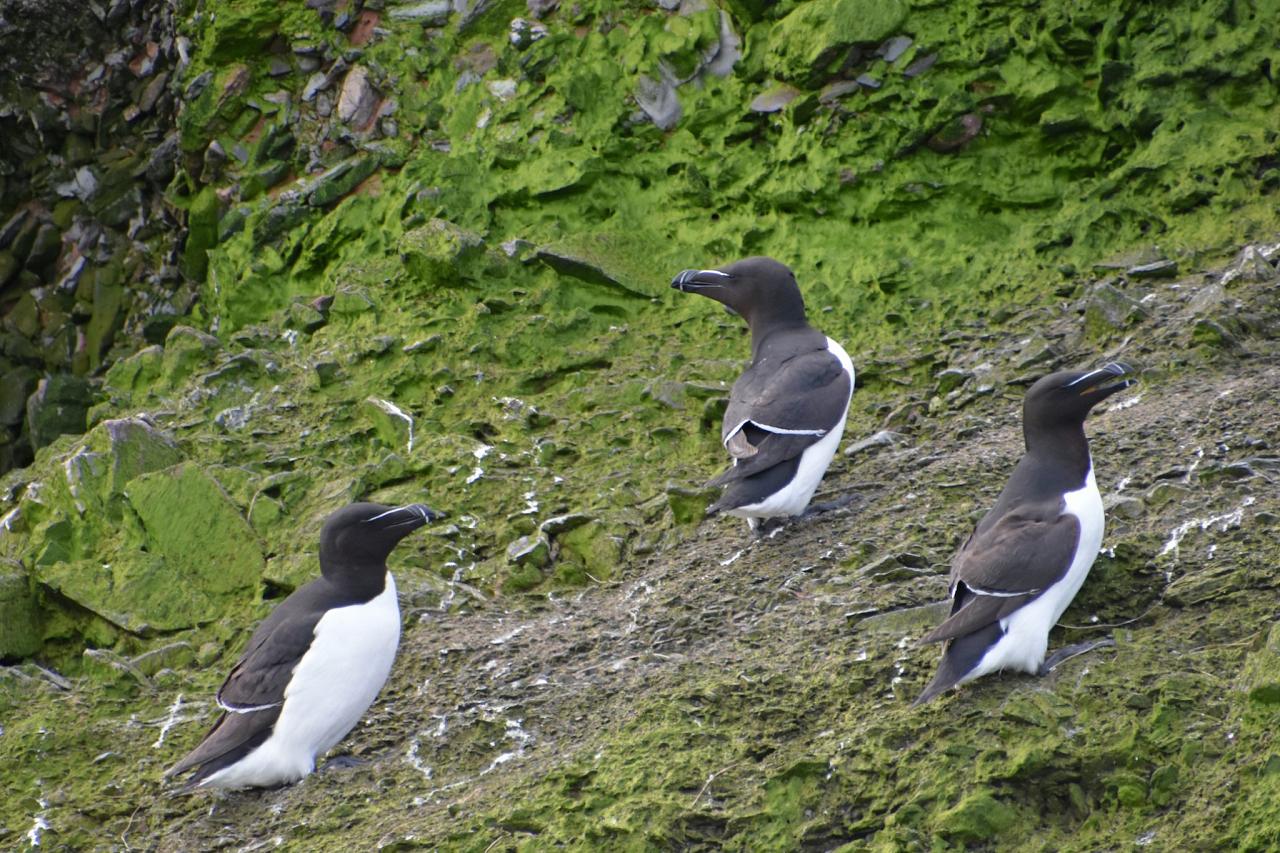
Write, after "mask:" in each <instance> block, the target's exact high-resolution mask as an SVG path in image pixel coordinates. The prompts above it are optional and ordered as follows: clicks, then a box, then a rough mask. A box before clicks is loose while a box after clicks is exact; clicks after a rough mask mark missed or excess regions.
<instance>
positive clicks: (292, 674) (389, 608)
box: [165, 503, 441, 788]
mask: <svg viewBox="0 0 1280 853" xmlns="http://www.w3.org/2000/svg"><path fill="white" fill-rule="evenodd" d="M440 517H441V516H440V513H437V512H436V511H435V510H433V509H430V508H429V507H426V506H423V505H422V504H409V505H408V506H401V507H388V506H382V505H380V504H371V503H356V504H351V505H350V506H346V507H343V508H342V509H340V510H338V511H337V512H335V513H333V514H332V515H330V516H329V517H328V518H327V519H325V523H324V527H323V528H322V529H321V531H320V572H321V576H320V577H318V578H316V579H315V580H313V581H311V582H310V583H308V584H306V585H305V586H303V587H300V588H299V589H297V590H295V591H294V592H293V594H292V595H290V596H289V597H288V598H286V599H285V600H284V601H283V602H282V603H281V604H280V606H279V607H277V608H276V609H275V610H273V611H272V612H271V615H270V616H268V617H267V618H266V619H265V620H263V622H262V624H261V625H259V626H258V629H257V630H256V631H254V632H253V636H252V637H251V638H250V639H249V645H248V646H247V647H246V648H245V651H244V654H243V655H241V657H240V660H239V661H238V662H237V663H236V665H235V666H234V667H232V669H231V674H230V675H228V676H227V680H226V681H224V682H223V683H222V687H220V688H219V689H218V694H217V701H218V707H219V708H221V709H222V715H221V716H220V717H218V720H217V722H215V723H214V724H213V728H212V729H210V730H209V733H208V734H207V735H205V737H204V740H203V741H201V742H200V745H199V746H197V747H196V748H195V749H194V750H192V751H191V753H190V754H188V755H187V757H186V758H183V759H182V760H181V761H179V762H178V763H177V764H175V765H174V766H173V767H172V768H171V769H170V770H169V771H168V772H166V773H165V775H166V776H172V775H175V774H178V773H182V772H184V771H187V770H190V769H192V768H196V771H195V773H194V774H193V775H192V776H191V778H190V779H189V780H188V781H187V787H189V788H196V787H209V788H245V787H261V786H270V785H280V784H285V783H289V782H295V781H297V780H298V779H301V778H302V777H303V776H306V775H307V774H308V773H310V772H311V771H312V770H313V769H314V768H315V763H316V758H317V757H318V756H320V755H323V754H324V753H325V752H328V751H329V749H330V748H332V747H333V745H334V744H336V743H337V742H338V741H340V740H342V738H343V737H344V736H346V734H347V732H349V731H351V728H352V726H354V725H355V724H356V722H357V721H358V720H359V719H360V717H361V715H363V714H364V712H365V710H366V709H368V707H369V705H371V704H372V703H373V700H374V698H375V697H376V696H377V695H378V691H379V690H381V689H382V685H383V683H384V682H385V681H386V680H387V675H388V674H389V673H390V672H391V662H392V661H393V660H394V659H395V656H396V646H397V645H398V644H399V642H400V605H399V603H398V602H397V600H396V584H395V580H394V579H393V578H392V577H391V573H390V572H388V571H387V564H386V559H387V555H388V554H390V553H391V551H392V549H393V548H395V547H396V543H397V542H399V541H400V540H401V539H402V538H404V537H405V536H406V535H408V534H409V533H410V532H412V531H414V530H417V529H418V528H419V527H421V526H422V525H424V524H426V523H428V522H429V521H433V520H435V519H437V518H440Z"/></svg>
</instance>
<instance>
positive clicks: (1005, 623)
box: [957, 464, 1106, 684]
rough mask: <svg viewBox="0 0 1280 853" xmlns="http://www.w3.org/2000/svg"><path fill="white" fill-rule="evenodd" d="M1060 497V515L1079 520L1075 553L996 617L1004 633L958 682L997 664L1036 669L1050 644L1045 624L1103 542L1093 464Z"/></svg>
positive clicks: (1067, 599) (1058, 613)
mask: <svg viewBox="0 0 1280 853" xmlns="http://www.w3.org/2000/svg"><path fill="white" fill-rule="evenodd" d="M1063 497H1064V499H1065V502H1066V508H1065V509H1064V510H1063V514H1069V515H1074V516H1075V517H1076V520H1077V521H1078V522H1080V541H1079V542H1078V543H1076V554H1075V557H1074V558H1073V559H1072V560H1071V565H1070V566H1068V567H1067V573H1066V574H1065V575H1063V576H1062V578H1061V579H1060V580H1059V581H1058V582H1057V583H1055V584H1053V585H1052V586H1050V587H1049V588H1048V589H1046V590H1045V591H1044V592H1043V593H1042V594H1041V595H1039V596H1038V597H1037V598H1035V599H1033V600H1032V601H1030V602H1029V603H1028V604H1026V605H1024V606H1023V607H1020V608H1018V609H1017V610H1015V611H1014V612H1013V613H1011V614H1010V615H1008V616H1006V617H1005V618H1003V619H1001V620H1000V628H1001V630H1003V631H1004V636H1003V637H1001V638H1000V639H999V640H998V641H997V642H996V644H995V645H994V646H992V647H991V648H990V649H989V650H988V651H987V653H986V654H985V655H983V656H982V660H981V661H979V662H978V665H977V666H976V667H974V668H973V669H972V670H971V671H970V672H969V674H968V675H966V676H965V677H964V678H962V679H961V680H960V681H959V682H957V683H958V684H963V683H965V682H966V681H972V680H973V679H975V678H979V677H981V676H983V675H986V674H987V673H989V672H996V671H998V670H1002V669H1016V670H1021V671H1022V672H1039V670H1040V665H1041V664H1042V663H1044V654H1045V651H1046V650H1047V649H1048V648H1049V629H1051V628H1052V627H1053V626H1054V625H1056V624H1058V619H1060V618H1061V617H1062V613H1063V611H1065V610H1066V609H1067V605H1069V604H1070V603H1071V600H1072V599H1074V598H1075V597H1076V593H1078V592H1079V591H1080V587H1081V586H1082V585H1083V584H1084V579H1085V578H1086V577H1088V575H1089V569H1090V568H1091V567H1092V566H1093V561H1094V559H1096V558H1097V556H1098V549H1099V548H1101V547H1102V534H1103V530H1104V529H1105V526H1106V520H1105V518H1104V517H1103V512H1102V495H1101V494H1099V493H1098V484H1097V483H1096V482H1095V481H1094V479H1093V465H1092V464H1090V466H1089V475H1088V476H1087V477H1086V478H1085V481H1084V485H1083V486H1081V487H1080V488H1079V489H1076V490H1075V491H1074V492H1067V493H1066V494H1065V495H1064V496H1063Z"/></svg>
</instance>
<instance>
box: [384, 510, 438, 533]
mask: <svg viewBox="0 0 1280 853" xmlns="http://www.w3.org/2000/svg"><path fill="white" fill-rule="evenodd" d="M442 518H444V513H443V512H440V511H439V510H434V509H432V508H431V507H429V506H427V505H426V504H405V505H404V506H398V507H396V508H395V509H391V510H387V511H386V512H384V513H382V514H381V515H375V516H374V517H373V518H370V519H369V520H368V521H369V523H370V524H376V525H378V526H379V527H381V528H383V529H384V530H397V531H403V532H405V533H409V532H410V531H413V530H417V529H418V528H419V527H422V526H423V525H424V524H430V523H431V522H433V521H439V520H440V519H442Z"/></svg>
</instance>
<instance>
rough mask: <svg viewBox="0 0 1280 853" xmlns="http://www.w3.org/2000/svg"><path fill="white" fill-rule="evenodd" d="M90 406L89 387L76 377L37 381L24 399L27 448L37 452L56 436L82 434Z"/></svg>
mask: <svg viewBox="0 0 1280 853" xmlns="http://www.w3.org/2000/svg"><path fill="white" fill-rule="evenodd" d="M92 403H93V394H92V391H91V389H90V387H89V383H88V382H87V381H86V380H84V379H82V378H81V377H79V376H73V375H71V374H69V373H57V374H54V375H53V376H51V377H49V378H48V379H41V380H40V381H39V383H38V384H37V385H36V390H35V392H34V393H32V395H31V396H30V397H28V398H27V433H28V435H30V437H31V446H32V447H34V448H37V449H39V448H41V447H44V446H45V445H47V444H49V443H50V442H52V441H53V440H54V439H55V438H57V437H58V436H60V435H66V434H68V433H69V434H72V435H79V434H80V433H82V432H84V426H85V415H86V414H87V413H88V411H89V406H90V405H92Z"/></svg>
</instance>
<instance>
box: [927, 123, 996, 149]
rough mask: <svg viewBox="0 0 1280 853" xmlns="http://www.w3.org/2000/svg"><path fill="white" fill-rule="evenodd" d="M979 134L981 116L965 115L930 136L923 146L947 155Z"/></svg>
mask: <svg viewBox="0 0 1280 853" xmlns="http://www.w3.org/2000/svg"><path fill="white" fill-rule="evenodd" d="M981 132H982V114H981V113H965V114H964V115H962V116H960V117H959V118H958V119H955V120H953V121H951V122H949V123H948V124H947V125H946V126H945V127H943V128H942V130H939V131H938V132H937V133H935V134H933V135H932V136H930V137H929V138H928V139H927V140H925V143H924V144H925V145H926V146H927V147H928V148H929V149H930V150H932V151H936V152H938V153H939V154H947V153H950V152H952V151H958V150H960V149H961V148H963V147H964V146H966V145H968V144H969V143H970V142H972V141H973V140H974V139H976V138H977V136H978V134H979V133H981Z"/></svg>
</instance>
